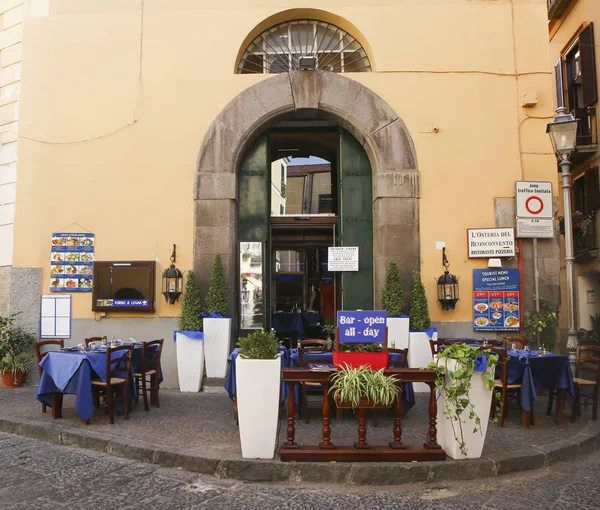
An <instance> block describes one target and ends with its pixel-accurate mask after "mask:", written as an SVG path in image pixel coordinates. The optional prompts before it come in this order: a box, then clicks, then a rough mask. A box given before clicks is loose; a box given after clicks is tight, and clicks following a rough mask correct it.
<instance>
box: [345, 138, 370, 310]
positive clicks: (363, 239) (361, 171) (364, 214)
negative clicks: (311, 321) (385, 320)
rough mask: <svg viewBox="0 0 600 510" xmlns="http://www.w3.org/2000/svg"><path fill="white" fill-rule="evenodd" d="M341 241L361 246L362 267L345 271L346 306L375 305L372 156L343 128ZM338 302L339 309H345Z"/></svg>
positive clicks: (347, 308)
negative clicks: (370, 159) (370, 161)
mask: <svg viewBox="0 0 600 510" xmlns="http://www.w3.org/2000/svg"><path fill="white" fill-rule="evenodd" d="M341 136H342V141H341V158H340V159H341V191H340V195H341V204H342V207H341V211H340V228H341V236H340V238H341V242H340V243H338V245H339V246H358V269H359V270H358V271H347V272H343V273H342V303H341V306H343V307H344V308H343V309H344V310H357V309H362V310H372V309H373V198H372V197H373V194H372V189H371V187H372V176H371V165H370V163H369V158H368V157H367V154H366V153H365V150H364V149H363V148H362V146H361V145H360V143H358V141H357V140H356V138H354V137H353V136H352V135H351V134H350V133H348V132H347V131H344V130H342V135H341ZM341 306H338V309H341Z"/></svg>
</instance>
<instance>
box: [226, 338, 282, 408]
mask: <svg viewBox="0 0 600 510" xmlns="http://www.w3.org/2000/svg"><path fill="white" fill-rule="evenodd" d="M239 351H240V348H239V347H236V348H235V349H234V350H233V352H232V353H231V354H230V355H229V357H228V358H227V365H228V368H227V375H226V376H225V390H226V391H227V393H228V394H229V398H230V399H231V400H233V397H234V395H235V394H236V392H237V379H236V376H235V360H236V359H237V357H238V354H239ZM279 352H280V353H281V366H282V367H289V366H290V361H289V356H288V350H287V348H286V347H284V346H283V345H282V346H280V347H279ZM286 397H287V386H286V385H285V384H284V383H283V381H282V382H281V402H283V401H284V400H285V399H286Z"/></svg>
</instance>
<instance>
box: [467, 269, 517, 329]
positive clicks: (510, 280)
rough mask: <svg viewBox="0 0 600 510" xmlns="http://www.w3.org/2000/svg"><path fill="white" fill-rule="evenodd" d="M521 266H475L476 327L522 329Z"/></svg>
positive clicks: (474, 300)
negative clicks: (506, 267)
mask: <svg viewBox="0 0 600 510" xmlns="http://www.w3.org/2000/svg"><path fill="white" fill-rule="evenodd" d="M519 290H520V289H519V270H518V269H473V312H474V318H473V329H474V330H475V331H513V332H516V331H519V328H520V326H521V317H520V312H519V310H520V306H519Z"/></svg>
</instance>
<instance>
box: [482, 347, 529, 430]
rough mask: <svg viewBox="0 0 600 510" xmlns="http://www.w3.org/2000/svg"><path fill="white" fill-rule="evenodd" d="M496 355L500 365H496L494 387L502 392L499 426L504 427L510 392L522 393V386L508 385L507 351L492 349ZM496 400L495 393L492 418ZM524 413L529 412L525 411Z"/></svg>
mask: <svg viewBox="0 0 600 510" xmlns="http://www.w3.org/2000/svg"><path fill="white" fill-rule="evenodd" d="M491 350H492V352H493V353H494V354H497V355H498V363H497V364H496V373H495V378H494V387H495V389H496V390H499V391H500V417H499V419H498V426H499V427H503V426H504V417H505V416H508V409H507V406H506V400H507V397H508V393H509V392H510V391H520V390H521V384H508V360H507V359H506V358H507V356H506V351H505V350H504V349H499V348H497V347H492V348H491ZM495 398H496V395H495V392H494V395H493V396H492V407H491V409H490V418H492V417H493V416H494V414H495V406H494V399H495ZM523 412H524V413H525V412H527V411H525V410H523ZM532 415H533V412H532Z"/></svg>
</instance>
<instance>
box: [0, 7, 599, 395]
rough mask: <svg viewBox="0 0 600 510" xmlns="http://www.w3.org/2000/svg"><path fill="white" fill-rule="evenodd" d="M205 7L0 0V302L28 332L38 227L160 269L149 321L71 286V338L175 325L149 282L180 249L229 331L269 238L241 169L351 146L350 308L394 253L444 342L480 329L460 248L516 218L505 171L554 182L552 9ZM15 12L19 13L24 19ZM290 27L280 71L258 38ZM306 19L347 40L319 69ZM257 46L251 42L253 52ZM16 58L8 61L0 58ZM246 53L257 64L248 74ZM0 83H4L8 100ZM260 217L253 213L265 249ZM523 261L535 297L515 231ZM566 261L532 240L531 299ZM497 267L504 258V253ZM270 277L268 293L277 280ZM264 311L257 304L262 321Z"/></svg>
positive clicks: (42, 264)
mask: <svg viewBox="0 0 600 510" xmlns="http://www.w3.org/2000/svg"><path fill="white" fill-rule="evenodd" d="M590 2H591V0H590ZM208 4H209V3H208V2H198V1H192V0H168V1H167V0H145V1H140V0H135V1H134V0H118V1H117V0H114V1H107V2H97V1H94V0H77V1H69V0H38V1H29V2H27V3H25V4H23V3H22V2H9V1H5V2H0V5H1V6H2V9H3V20H4V25H3V26H4V31H3V39H2V41H3V43H5V45H4V46H1V45H0V47H3V48H5V49H2V50H1V52H0V60H1V62H2V73H3V76H4V77H5V81H4V82H0V98H4V99H5V102H4V103H3V104H2V105H0V111H3V112H4V116H3V117H2V122H3V128H2V148H1V149H0V162H1V163H2V167H0V168H1V170H0V197H2V200H0V207H2V209H0V211H2V213H1V214H2V215H1V216H0V217H1V218H2V222H0V223H2V225H0V229H1V230H0V236H2V237H1V241H0V243H1V244H2V247H1V249H0V257H2V258H1V260H0V275H1V280H0V313H8V312H10V311H16V310H18V309H20V310H23V311H24V312H25V315H24V317H25V318H26V320H27V321H29V325H30V326H32V327H33V326H35V325H37V324H39V320H40V317H39V316H40V296H41V295H49V294H51V292H50V290H51V289H50V282H51V274H50V271H51V263H50V262H51V255H52V250H51V239H52V234H53V233H60V232H74V233H82V234H85V233H93V234H94V239H95V247H94V257H95V260H96V261H141V260H143V261H155V273H154V275H153V278H154V284H155V287H156V295H155V297H154V300H155V303H156V304H155V307H154V311H152V312H127V311H108V312H106V313H105V314H104V315H102V314H101V313H100V312H97V311H96V312H94V311H92V294H90V293H86V292H79V293H73V294H72V312H71V313H72V331H71V340H67V343H68V342H71V343H73V344H77V343H79V342H81V341H82V338H83V337H87V336H97V335H99V334H100V335H107V336H108V337H109V338H110V337H111V336H112V335H116V336H121V337H124V338H127V337H130V336H135V337H136V338H138V339H146V338H147V337H149V336H152V337H157V336H158V337H165V338H170V337H171V335H172V331H173V329H176V317H177V315H178V314H179V309H180V305H179V303H176V304H175V305H170V304H169V303H166V302H165V300H164V299H163V298H162V296H161V295H160V284H161V281H160V274H161V272H162V271H163V270H164V269H165V268H167V267H168V266H169V263H170V262H169V255H170V254H171V249H172V245H173V244H176V245H177V261H176V265H177V267H178V268H180V269H181V270H187V269H195V270H196V273H197V277H198V281H199V285H200V289H201V293H202V294H203V295H205V293H206V290H207V285H208V279H209V276H210V267H211V263H212V258H213V256H214V254H216V253H220V254H221V255H222V256H223V258H224V262H225V267H226V276H227V283H228V287H229V296H230V308H231V311H232V314H233V316H234V319H236V320H235V321H234V323H236V328H238V329H239V327H240V321H239V320H238V319H239V316H240V315H241V312H240V297H239V296H240V294H241V292H242V290H241V289H240V269H241V268H240V252H239V243H240V242H242V241H257V240H258V241H259V242H262V238H261V239H259V238H258V237H255V232H254V231H252V232H254V233H251V234H244V235H242V234H241V233H240V232H241V231H242V230H241V229H243V228H245V229H250V227H251V226H252V225H251V222H250V223H248V222H247V221H246V220H244V221H241V220H240V218H241V216H243V215H245V214H246V215H247V216H244V218H247V217H254V216H253V215H255V216H256V214H258V213H257V212H256V211H257V209H256V207H257V205H256V203H253V202H252V201H249V199H248V197H249V196H250V191H248V189H249V188H244V185H243V184H242V178H241V177H240V176H241V175H242V172H245V171H246V170H243V168H249V169H250V170H247V173H246V174H244V175H254V174H252V172H253V171H254V170H252V164H263V163H264V165H263V166H264V168H265V169H266V170H265V174H266V175H271V174H272V170H271V165H272V163H273V162H274V161H276V160H277V159H278V158H279V157H292V156H293V153H292V152H290V150H291V149H295V150H299V151H300V152H301V153H302V154H303V155H304V156H309V155H312V156H319V157H324V156H328V157H325V158H324V159H327V161H329V162H330V163H331V164H332V169H337V170H336V171H337V172H339V173H340V174H341V173H343V172H344V169H343V168H346V167H348V168H349V165H351V164H352V163H348V162H347V161H346V160H345V159H344V158H349V157H350V154H351V150H355V151H356V154H357V156H356V158H357V159H353V160H352V161H356V160H358V159H361V158H362V159H361V161H363V163H361V164H362V167H361V168H362V170H364V169H365V168H367V169H368V173H366V174H365V173H364V172H363V174H361V175H363V176H364V177H365V179H367V180H366V181H361V182H363V183H364V182H368V183H369V185H368V186H367V188H370V189H369V191H370V197H367V196H366V195H365V196H363V195H361V197H362V198H361V200H370V202H369V203H370V204H371V205H372V207H370V208H369V215H370V218H371V220H370V221H372V227H371V226H370V225H371V223H368V225H369V227H368V229H367V233H369V232H368V231H369V229H370V234H369V235H370V236H372V237H369V238H368V240H367V241H366V245H365V246H366V248H365V249H366V250H367V251H371V255H370V256H371V261H370V262H369V263H368V264H367V266H366V267H361V271H362V272H363V273H364V274H363V276H364V277H365V279H364V280H361V281H357V282H358V283H356V282H355V283H353V281H352V280H351V279H350V277H348V278H349V279H348V280H347V282H346V283H345V284H344V285H346V287H347V290H348V292H347V293H346V294H345V296H344V295H343V294H342V295H341V296H340V299H345V300H346V302H347V303H348V304H349V306H353V303H362V302H363V301H353V300H354V298H355V296H356V295H357V294H358V292H356V289H357V288H362V287H361V286H362V285H363V284H364V282H366V284H367V287H364V288H365V289H366V291H365V294H366V295H367V302H368V301H369V300H370V302H371V306H373V307H377V306H379V305H380V299H381V293H382V289H383V282H384V278H385V266H386V264H387V261H389V260H392V259H394V260H397V261H398V262H399V266H400V271H401V274H402V280H403V284H404V290H405V295H406V296H407V297H408V295H409V292H410V288H411V286H412V271H413V270H419V271H420V272H421V274H422V278H423V281H424V283H425V288H426V291H427V295H428V297H429V308H430V312H431V317H432V320H433V322H434V325H436V326H437V327H438V328H439V332H440V335H441V336H469V337H471V336H474V333H473V297H472V272H473V269H477V268H485V267H486V266H487V259H470V258H469V257H468V251H467V229H468V228H492V227H513V226H514V207H513V197H514V188H515V181H519V180H527V181H550V182H552V183H553V184H554V194H555V195H558V188H557V173H556V160H555V157H554V155H553V154H552V152H551V147H550V144H549V141H548V138H547V135H546V133H545V126H546V124H547V123H548V121H549V119H550V118H551V116H552V114H553V110H554V107H555V106H554V102H555V95H554V91H553V85H552V84H553V76H552V67H551V66H550V65H549V50H548V15H547V14H548V13H547V2H546V0H512V1H510V0H497V1H493V2H490V1H489V0H430V1H427V2H414V1H409V0H385V1H381V2H376V3H375V4H374V3H373V2H368V1H365V0H350V1H348V0H344V1H341V0H330V1H329V2H325V3H322V4H319V9H315V8H314V4H313V3H310V2H303V1H295V2H291V1H288V0H285V1H278V2H276V1H274V0H258V1H256V2H252V3H251V4H248V3H247V2H241V1H238V0H232V1H230V2H227V3H224V4H212V3H211V4H210V5H208ZM13 10H15V12H12V11H13ZM11 13H12V14H11ZM11 18H12V19H20V20H21V21H20V22H17V25H18V26H19V27H20V28H19V29H18V30H14V28H13V27H12V26H9V25H10V23H11V22H10V19H11ZM298 20H305V22H306V26H307V27H308V26H310V27H311V28H310V29H306V30H305V31H304V32H303V33H304V34H308V33H310V34H312V36H313V37H314V39H313V40H312V41H311V40H309V39H310V38H309V37H307V38H306V40H305V42H304V43H300V48H302V45H303V44H304V48H305V49H304V50H302V49H301V50H298V51H296V53H294V52H292V51H289V52H287V53H286V51H284V50H282V51H281V54H282V55H285V58H283V57H277V58H279V59H280V60H279V64H277V59H273V56H272V54H273V53H274V54H278V53H280V51H279V50H278V49H269V48H268V47H267V46H268V45H267V43H265V42H262V41H264V36H263V39H260V37H261V34H265V33H268V31H269V29H271V28H273V29H274V28H275V27H279V28H278V30H279V32H278V34H280V37H283V36H284V35H285V34H283V32H281V27H284V26H288V25H286V24H290V23H294V22H297V21H298ZM318 27H322V30H323V34H324V35H323V40H325V39H326V38H327V34H329V35H330V36H331V37H340V36H339V34H349V35H350V36H351V39H350V38H348V39H340V40H339V41H338V43H339V46H338V48H337V50H336V49H335V46H330V47H329V50H328V51H324V53H328V54H329V56H328V57H327V60H325V59H324V58H323V57H322V56H321V53H322V52H321V51H320V50H319V48H318V47H316V46H315V41H316V40H317V39H318V38H319V37H321V36H319V30H321V29H319V28H318ZM324 27H326V28H324ZM332 27H333V28H332ZM288 28H289V27H288ZM289 30H292V29H289ZM309 30H312V32H309ZM281 34H283V35H281ZM289 34H290V37H292V35H291V34H292V32H291V31H290V32H289ZM257 40H259V41H261V42H260V44H262V46H261V48H262V53H261V52H260V51H259V49H257V48H258V46H257V44H256V43H254V47H252V44H253V41H257ZM340 41H342V42H341V43H340ZM350 41H352V44H354V46H351V45H350ZM346 42H348V44H346ZM286 44H288V49H289V47H290V46H289V44H291V43H286ZM323 44H324V45H327V44H328V42H327V41H326V40H325V42H324V43H323ZM311 45H312V46H311ZM554 46H555V45H553V47H554ZM250 47H252V51H251V52H250V53H252V56H249V55H250V53H248V51H247V50H248V48H250ZM321 48H322V49H323V50H325V49H326V48H327V47H326V46H322V47H321ZM347 48H350V49H347ZM7 50H8V51H7ZM5 52H6V53H5ZM311 52H312V53H311ZM288 53H289V54H288ZM292 53H293V54H292ZM269 55H271V56H269ZM315 55H316V57H315ZM305 57H309V58H305ZM312 57H315V58H314V59H313V58H312ZM260 59H263V60H260ZM269 59H270V60H269ZM285 59H287V60H285ZM17 61H18V65H19V73H17V69H16V68H12V67H11V66H14V65H15V64H16V63H17ZM284 61H285V62H287V64H283V63H282V62H284ZM257 62H258V63H259V64H258V65H259V66H260V72H248V70H249V69H251V68H252V65H254V66H256V63H257ZM286 65H288V67H287V68H286ZM20 66H22V74H21V73H20ZM319 66H321V67H319ZM10 72H12V73H13V74H12V75H11V76H13V77H12V78H10V80H13V81H8V80H9V77H8V74H9V73H10ZM2 83H6V86H7V87H10V86H11V85H14V87H12V88H9V91H7V92H6V93H5V94H4V95H3V93H2V91H3V90H4V88H2V87H4V85H2ZM15 90H18V92H19V94H18V96H15V95H11V94H14V93H15ZM8 97H10V98H12V100H11V101H10V102H6V101H8V99H6V98H8ZM11 105H12V106H11ZM17 120H18V124H16V122H17ZM282 133H285V134H286V135H285V136H283V135H282ZM290 133H291V134H290ZM280 135H281V139H278V138H277V137H278V136H280ZM261 137H262V138H264V137H268V141H267V142H265V144H267V145H265V147H267V148H266V149H264V148H263V149H264V153H262V154H263V155H264V157H265V158H266V159H264V161H262V160H261V161H262V163H256V162H257V161H259V159H260V158H259V159H256V158H258V157H259V155H260V154H261V153H260V150H261V149H260V143H261ZM286 143H294V144H295V147H288V146H286V145H285V144H286ZM345 143H347V144H348V145H344V144H345ZM17 145H18V151H17ZM11 147H12V148H11ZM311 147H317V148H318V149H315V150H314V151H311ZM345 147H346V148H345ZM277 151H279V152H278V154H275V152H277ZM253 158H254V159H253ZM13 160H14V161H13ZM253 161H254V163H253ZM244 165H245V166H244ZM344 165H345V166H344ZM248 172H249V173H248ZM332 173H333V174H335V171H333V170H332ZM244 182H245V181H244ZM248 182H250V181H248ZM285 182H289V181H285ZM339 186H340V187H343V186H344V184H343V182H342V183H341V184H339ZM361 186H362V185H361ZM363 191H364V186H363ZM323 195H326V193H323ZM365 197H366V198H365ZM327 200H328V199H327V197H322V204H326V203H327V204H330V202H327ZM331 200H332V202H331V203H333V204H334V205H333V207H334V210H333V213H324V214H329V215H330V216H328V217H331V216H333V217H335V218H336V219H334V220H328V221H330V223H331V222H333V223H335V221H337V219H338V217H339V224H338V225H337V227H336V228H338V230H334V231H333V232H332V233H331V234H327V235H329V236H330V237H329V241H327V239H321V240H320V241H319V243H321V241H323V242H324V243H325V244H326V243H327V242H330V244H336V243H337V244H338V245H340V244H342V245H343V244H347V245H354V244H356V243H358V244H360V243H361V242H365V241H364V238H362V237H360V236H359V238H358V239H357V240H356V241H355V242H350V241H348V239H351V238H352V235H353V230H352V225H351V224H352V222H351V221H350V220H348V222H347V223H346V224H344V223H343V221H344V220H343V218H342V213H341V208H342V206H343V207H344V208H345V209H344V210H346V211H348V210H351V207H352V206H353V205H355V203H356V201H354V202H353V200H352V199H351V197H348V196H347V197H346V198H345V199H343V198H338V199H333V198H332V199H331ZM336 200H338V201H339V204H337V206H336V205H335V204H336ZM344 200H348V202H344ZM344 204H348V205H344ZM268 206H269V204H267V205H266V207H268ZM326 207H329V206H328V205H327V206H326V205H323V210H326V209H325V208H326ZM335 207H338V209H335ZM269 210H270V209H269ZM267 216H268V215H267ZM289 221H290V222H292V223H294V221H304V220H302V219H299V218H298V217H293V218H291V219H290V220H289ZM309 221H310V222H313V220H312V219H309ZM319 221H320V220H319ZM319 221H317V223H319ZM323 221H325V220H323ZM365 221H366V220H365ZM274 223H276V222H274V221H271V220H269V219H268V218H267V220H266V224H265V225H266V227H265V228H266V229H267V230H268V233H267V234H265V235H266V236H267V237H268V239H269V240H271V239H272V238H273V237H272V230H269V229H272V227H271V225H273V224H274ZM280 223H281V222H280ZM325 223H326V222H325ZM248 225H250V227H249V226H248ZM344 225H345V226H344ZM245 232H250V230H247V231H245ZM265 232H266V231H265ZM342 234H343V235H342ZM245 235H247V236H249V237H247V238H244V236H245ZM315 235H316V234H315ZM319 235H320V234H319ZM259 237H260V236H259ZM267 237H265V242H267ZM269 242H270V241H269ZM315 242H316V241H315ZM436 242H444V244H445V247H446V253H447V256H448V258H449V260H450V263H451V271H452V273H453V274H455V275H457V276H458V277H460V280H459V281H460V290H461V296H460V301H458V303H457V305H456V308H455V310H451V311H443V310H442V308H441V307H440V305H439V304H438V303H437V290H436V281H435V278H437V277H438V276H439V275H440V274H441V273H442V272H443V267H442V265H441V251H439V250H437V249H436ZM319 243H317V244H319ZM264 246H267V245H266V244H265V245H264ZM319 246H325V245H324V244H322V243H321V244H319ZM369 246H370V248H369ZM264 249H265V250H268V248H264ZM361 249H363V248H361ZM269 256H270V253H268V255H267V258H268V257H269ZM521 257H522V259H523V260H522V267H523V271H522V274H523V276H524V287H523V289H522V290H523V293H524V294H523V296H524V301H525V306H526V309H527V308H528V307H529V308H531V306H533V300H532V296H533V290H532V289H533V283H532V279H533V276H532V272H533V269H532V259H531V246H530V242H529V241H525V242H524V243H523V246H522V250H521ZM558 257H559V250H558V238H557V237H556V238H555V239H552V240H542V241H540V242H539V260H540V282H541V293H543V294H544V295H545V296H547V297H549V299H550V300H551V302H552V303H553V305H554V306H558V296H559V260H558ZM503 265H504V267H515V268H516V267H517V266H518V264H517V257H515V258H512V259H510V260H506V259H505V260H504V264H503ZM267 269H268V268H266V267H265V272H264V276H263V278H264V281H265V284H264V292H270V290H269V289H271V283H272V282H270V281H268V278H269V276H268V275H269V273H268V271H267ZM350 289H354V290H353V292H350ZM407 301H408V299H407ZM305 306H306V304H305ZM269 310H270V308H269V303H268V302H266V301H265V310H263V314H264V315H265V321H266V322H264V325H265V326H266V327H268V326H269V323H268V318H266V317H267V316H268V312H269ZM406 311H407V312H408V311H409V308H408V305H407V307H406ZM236 331H237V329H236ZM148 339H149V338H148ZM163 360H164V363H165V366H166V367H167V369H166V370H165V384H167V385H176V375H175V374H176V372H175V365H174V363H175V362H174V347H173V345H172V342H167V345H166V347H165V354H164V358H163Z"/></svg>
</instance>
